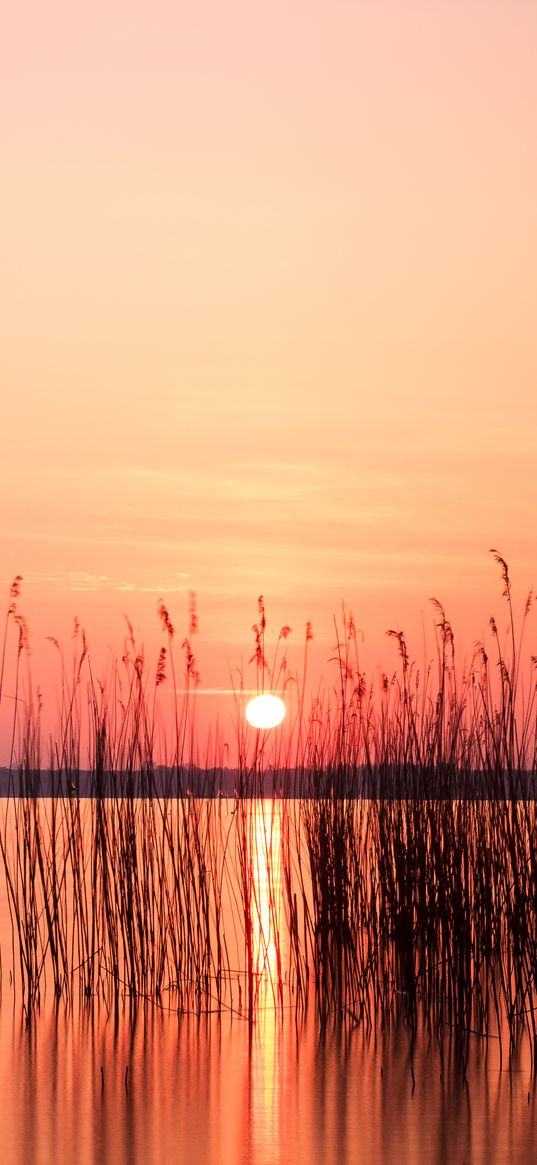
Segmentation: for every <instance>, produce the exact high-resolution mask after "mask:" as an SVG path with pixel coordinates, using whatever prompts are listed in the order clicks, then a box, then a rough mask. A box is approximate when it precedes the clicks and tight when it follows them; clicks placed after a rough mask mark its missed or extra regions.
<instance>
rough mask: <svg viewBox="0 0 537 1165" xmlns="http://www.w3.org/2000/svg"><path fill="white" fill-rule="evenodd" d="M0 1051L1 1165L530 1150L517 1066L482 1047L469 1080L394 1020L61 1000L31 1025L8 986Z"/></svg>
mask: <svg viewBox="0 0 537 1165" xmlns="http://www.w3.org/2000/svg"><path fill="white" fill-rule="evenodd" d="M0 1057H1V1060H0V1063H1V1071H0V1087H1V1089H2V1123H1V1129H2V1149H1V1160H2V1162H4V1163H5V1165H15V1163H16V1162H29V1163H30V1162H31V1163H32V1165H34V1163H35V1165H48V1163H49V1162H51V1163H52V1162H58V1163H59V1165H63V1163H65V1165H72V1163H73V1162H78V1163H80V1165H85V1163H86V1162H87V1163H88V1165H89V1163H90V1162H100V1163H102V1162H108V1161H110V1162H112V1161H113V1162H115V1163H116V1165H122V1163H123V1162H125V1163H127V1162H128V1163H134V1162H136V1163H138V1162H139V1163H145V1162H170V1161H174V1162H181V1163H183V1162H184V1163H185V1165H186V1163H189V1165H191V1163H192V1162H210V1163H211V1165H236V1162H239V1161H242V1162H248V1163H251V1165H280V1163H281V1165H283V1163H287V1162H289V1165H291V1163H295V1162H296V1163H298V1165H300V1163H306V1162H311V1163H313V1162H327V1161H328V1162H338V1163H341V1165H344V1163H346V1162H349V1163H350V1162H357V1161H365V1162H371V1163H374V1162H398V1163H400V1165H406V1163H407V1162H408V1163H410V1162H416V1163H417V1162H423V1161H425V1162H445V1163H446V1165H448V1163H449V1165H455V1163H459V1165H462V1163H463V1162H466V1163H468V1165H469V1163H470V1162H472V1163H474V1162H475V1163H478V1162H479V1163H481V1162H483V1163H484V1162H488V1163H491V1162H498V1165H500V1163H508V1162H513V1163H520V1165H522V1163H525V1162H528V1163H529V1162H534V1161H535V1159H536V1156H537V1119H536V1118H537V1114H536V1097H535V1093H534V1091H533V1087H532V1085H531V1083H530V1079H529V1071H528V1069H527V1066H525V1065H524V1064H521V1065H520V1068H519V1070H518V1071H515V1072H512V1073H511V1074H509V1073H508V1072H501V1073H500V1072H498V1068H497V1065H494V1064H493V1063H492V1062H491V1063H490V1064H489V1065H488V1066H487V1065H486V1064H485V1063H484V1062H483V1060H482V1058H481V1054H480V1052H479V1050H477V1054H476V1056H475V1057H474V1058H473V1061H472V1066H471V1067H470V1070H469V1073H468V1080H467V1085H466V1086H464V1085H463V1084H462V1083H461V1080H460V1074H459V1073H457V1071H456V1070H455V1068H454V1067H453V1066H452V1067H450V1065H449V1063H446V1062H444V1065H443V1069H442V1064H441V1062H440V1058H439V1056H438V1053H437V1052H435V1051H434V1050H432V1049H430V1048H429V1047H428V1041H427V1039H426V1038H425V1037H424V1036H423V1035H422V1036H420V1037H419V1039H418V1041H417V1044H416V1046H415V1048H414V1050H413V1053H412V1055H411V1051H410V1046H409V1040H408V1033H407V1032H405V1031H404V1030H398V1031H395V1032H394V1033H392V1035H391V1036H390V1037H389V1038H386V1039H383V1038H382V1036H380V1035H378V1036H377V1038H376V1039H375V1038H367V1037H366V1036H365V1035H364V1032H363V1031H362V1030H361V1029H359V1028H358V1029H354V1031H353V1032H350V1033H349V1031H348V1030H347V1031H345V1032H343V1031H342V1030H341V1029H336V1030H332V1031H330V1032H328V1033H327V1034H326V1035H325V1037H324V1038H323V1039H322V1040H321V1041H320V1040H319V1038H318V1033H317V1032H316V1030H315V1025H314V1023H312V1022H306V1023H305V1024H300V1025H299V1026H298V1027H297V1026H295V1023H294V1021H293V1019H292V1018H291V1017H290V1016H287V1017H284V1019H283V1022H282V1021H281V1020H277V1021H275V1016H274V1013H273V1012H270V1013H269V1012H267V1013H265V1014H264V1015H263V1016H260V1018H259V1020H258V1022H257V1024H256V1026H255V1028H254V1030H253V1031H252V1032H249V1030H248V1025H247V1024H245V1023H240V1022H238V1021H237V1020H236V1019H235V1020H233V1021H230V1020H229V1019H227V1018H226V1019H223V1020H222V1021H221V1022H219V1021H218V1020H216V1019H214V1018H213V1019H208V1020H204V1021H202V1022H198V1021H197V1020H193V1019H191V1018H188V1017H182V1018H181V1019H180V1020H178V1018H177V1017H175V1016H170V1015H163V1014H159V1013H154V1012H149V1013H148V1014H146V1015H141V1014H139V1015H138V1017H137V1019H136V1021H133V1020H132V1018H129V1017H128V1016H127V1015H122V1016H121V1017H120V1018H119V1020H118V1021H117V1022H114V1020H113V1019H110V1018H107V1017H106V1015H105V1014H103V1013H102V1012H101V1013H98V1012H96V1011H93V1014H90V1015H84V1014H83V1015H80V1014H79V1015H73V1014H70V1015H69V1014H65V1012H64V1011H63V1010H62V1011H61V1012H60V1014H59V1015H58V1016H54V1015H53V1014H50V1013H48V1014H42V1015H41V1016H40V1017H39V1020H38V1022H37V1023H36V1025H35V1028H34V1030H33V1031H32V1032H28V1031H26V1030H25V1029H24V1028H23V1027H21V1025H20V1023H19V1022H18V1021H17V1018H16V1017H15V1016H14V1015H13V1013H12V1010H11V1008H10V1007H9V1006H8V1005H7V1004H6V1001H5V999H4V1003H3V1006H2V1013H1V1027H0ZM411 1062H412V1064H413V1069H414V1086H413V1082H412V1076H411V1068H410V1064H411ZM127 1066H128V1069H129V1072H128V1078H127V1086H126V1085H125V1069H126V1067H127ZM101 1067H102V1069H103V1073H104V1086H103V1075H102V1073H101ZM441 1075H442V1078H441ZM528 1091H529V1092H530V1095H529V1101H528Z"/></svg>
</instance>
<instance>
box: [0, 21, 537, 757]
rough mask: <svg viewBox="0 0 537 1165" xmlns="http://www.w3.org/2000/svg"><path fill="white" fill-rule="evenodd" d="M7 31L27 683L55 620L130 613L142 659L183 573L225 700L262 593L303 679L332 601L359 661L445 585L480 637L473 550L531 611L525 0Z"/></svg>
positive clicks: (115, 633) (5, 292)
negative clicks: (297, 656) (348, 627)
mask: <svg viewBox="0 0 537 1165" xmlns="http://www.w3.org/2000/svg"><path fill="white" fill-rule="evenodd" d="M0 39H1V44H2V48H1V50H0V53H1V60H0V132H1V136H2V158H3V182H2V186H1V189H0V209H1V221H2V280H1V286H0V341H1V343H0V384H1V386H2V387H1V389H0V392H1V406H2V422H3V424H2V430H3V442H2V456H1V459H0V476H1V489H0V539H1V547H2V555H1V566H0V574H1V577H0V584H1V585H2V586H3V587H4V592H5V596H6V600H5V601H6V606H7V602H8V594H9V586H10V582H11V579H12V578H13V577H14V576H15V575H16V574H20V575H22V576H23V579H24V583H23V588H22V595H21V599H20V601H19V609H20V610H21V611H23V612H24V614H25V616H26V618H27V621H28V625H29V630H30V649H31V652H32V668H33V671H34V674H35V676H36V678H37V679H39V678H40V677H41V678H42V676H43V674H44V673H45V674H48V673H49V672H50V667H51V665H50V653H51V647H50V644H49V642H48V640H47V636H55V637H57V638H58V639H59V640H61V641H62V642H65V643H66V644H67V645H68V646H69V645H70V642H71V633H72V625H73V618H74V616H77V617H78V618H79V619H80V621H81V623H82V624H83V626H84V628H85V630H86V634H87V637H88V642H89V643H90V646H91V650H92V653H93V657H94V659H95V661H96V662H95V666H96V667H97V668H98V667H99V666H101V661H102V660H104V659H106V658H109V656H110V653H111V652H116V654H118V655H120V654H121V651H122V644H123V637H124V633H125V623H124V613H127V614H128V616H129V619H130V620H131V622H132V623H133V625H134V627H135V631H136V634H137V637H138V638H139V640H140V641H143V642H144V643H145V645H146V648H147V655H148V659H149V657H150V656H151V655H152V658H155V659H156V655H157V653H158V649H159V646H160V644H161V642H162V635H161V630H160V624H159V619H158V615H157V604H158V602H159V600H160V599H163V600H164V602H165V603H166V605H167V607H168V609H169V611H170V615H171V617H172V619H173V621H174V623H175V624H176V626H177V627H178V628H179V632H180V633H181V634H186V633H187V630H188V607H189V596H190V592H192V591H193V592H195V594H196V596H197V606H198V618H199V636H198V638H197V640H196V654H197V658H198V662H199V670H200V676H201V688H206V689H214V688H216V689H217V690H218V689H222V695H221V698H220V697H219V696H218V695H217V694H215V693H214V692H213V693H212V695H211V696H210V700H208V706H209V703H210V706H211V709H212V711H213V712H214V711H218V713H219V715H222V716H223V717H224V718H225V716H226V715H227V708H228V704H226V700H228V702H229V699H228V696H226V694H225V692H224V689H227V688H229V686H230V668H231V669H232V668H234V667H237V668H240V667H241V666H242V667H243V668H244V671H245V674H246V683H248V682H253V679H255V677H252V675H251V674H250V672H251V668H250V665H249V664H248V660H249V658H250V655H251V649H252V631H251V627H252V624H253V623H255V621H256V619H257V598H258V596H259V595H260V594H263V595H264V598H265V604H266V609H267V620H268V622H267V637H272V638H274V637H277V635H278V631H279V629H280V627H281V626H282V625H283V624H288V625H290V626H291V627H292V629H293V630H292V634H291V636H290V638H289V651H290V653H291V658H293V651H296V652H297V653H299V652H301V651H302V645H303V641H304V634H305V626H306V622H307V621H308V620H310V621H311V623H312V626H313V632H314V641H313V644H314V647H313V644H312V651H313V650H314V653H315V654H314V659H315V667H314V668H313V670H312V683H313V682H314V680H315V682H317V679H318V677H319V676H320V675H321V674H323V676H324V675H325V673H326V674H327V675H328V676H330V674H331V673H330V669H331V667H332V664H331V663H330V657H331V656H332V654H333V644H334V637H335V628H334V617H336V619H340V618H341V610H342V603H345V605H346V609H347V610H352V611H353V613H354V616H355V619H356V623H357V625H358V626H359V627H360V629H361V631H363V652H364V660H365V664H366V665H367V666H368V667H369V668H370V669H371V670H374V669H375V668H378V667H380V666H382V667H388V666H389V665H390V661H393V666H396V662H397V660H396V652H395V651H394V647H393V643H392V642H391V641H389V640H387V639H386V636H385V631H386V630H387V629H388V628H393V627H397V628H402V627H404V628H406V629H407V634H408V638H409V640H410V642H411V644H413V643H414V642H415V643H416V644H417V650H418V649H419V650H421V646H420V644H421V636H422V627H423V626H425V627H426V629H427V634H428V629H429V627H430V626H431V627H432V624H433V622H434V612H433V611H432V608H431V606H430V603H429V599H430V597H431V596H436V597H438V598H440V599H441V600H442V602H443V603H444V605H445V607H446V611H447V612H448V614H449V616H450V617H451V618H452V621H453V624H454V627H455V630H456V633H457V635H458V637H459V638H458V642H460V643H461V651H467V652H468V653H469V654H471V651H472V647H473V643H474V641H475V640H476V639H477V638H479V637H480V636H481V635H482V634H483V633H484V628H486V625H487V624H488V619H489V616H490V614H491V613H492V612H493V611H494V613H495V614H496V617H497V618H499V616H500V615H502V617H503V614H504V613H505V612H504V607H505V604H504V603H503V606H502V599H501V585H500V582H499V577H498V569H497V567H496V565H495V564H494V562H493V560H492V559H491V557H490V555H489V553H488V551H489V549H490V548H491V547H497V548H499V550H500V551H501V553H502V554H503V555H504V557H505V558H506V559H507V560H508V562H509V565H510V568H511V572H512V576H513V580H514V584H515V588H516V595H517V601H518V602H519V606H520V607H523V605H524V601H525V598H526V594H527V591H528V590H529V588H530V587H531V586H533V585H534V584H535V581H536V573H535V568H536V535H535V513H536V503H537V486H536V480H537V475H536V473H535V454H536V450H537V404H536V392H535V385H536V376H535V374H536V368H537V329H536V328H535V302H536V293H537V230H536V226H537V223H536V214H537V211H536V208H537V153H536V151H535V142H534V137H535V124H536V114H537V71H536V70H535V55H536V50H537V8H536V6H535V4H534V3H533V2H529V0H528V2H526V0H509V2H507V0H506V2H500V0H486V2H483V3H481V2H478V0H465V2H464V3H463V2H462V0H449V2H445V3H444V2H441V0H427V3H425V2H423V3H414V2H410V0H409V2H408V3H401V0H376V2H375V3H373V2H367V0H355V2H354V3H349V2H343V0H330V2H328V0H318V2H317V3H311V0H308V3H305V2H303V0H286V3H285V4H284V3H279V2H275V3H272V4H270V5H260V4H258V3H248V4H246V3H234V2H232V0H230V2H229V3H226V4H225V5H224V4H216V3H215V2H214V0H211V2H210V3H209V2H208V0H199V2H198V3H196V4H186V3H181V2H175V3H165V2H163V0H153V2H152V3H151V4H149V3H147V2H142V3H129V4H128V5H127V4H126V3H122V2H119V0H113V2H112V3H110V2H109V0H107V3H104V2H103V0H95V2H94V3H93V4H92V5H91V6H84V7H81V6H80V5H73V4H68V3H67V2H57V0H50V3H47V4H46V5H43V4H36V3H19V2H17V3H14V0H8V2H7V3H6V4H5V6H4V8H3V15H2V33H1V38H0ZM11 650H12V645H11V640H10V651H11ZM69 650H70V646H69ZM103 666H104V664H103ZM249 668H250V672H249V671H248V669H249ZM248 677H249V678H248ZM200 690H201V689H200ZM6 691H7V688H6ZM1 731H2V729H1V728H0V733H1ZM6 731H7V730H5V729H4V732H6ZM7 735H9V732H7Z"/></svg>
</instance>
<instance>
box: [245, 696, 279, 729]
mask: <svg viewBox="0 0 537 1165" xmlns="http://www.w3.org/2000/svg"><path fill="white" fill-rule="evenodd" d="M284 716H285V704H284V702H283V700H280V697H279V696H271V695H268V694H267V695H264V696H254V699H253V700H250V702H249V703H248V704H247V706H246V719H247V721H248V723H249V724H251V726H252V728H276V726H277V725H278V724H281V722H282V720H283V718H284Z"/></svg>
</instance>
